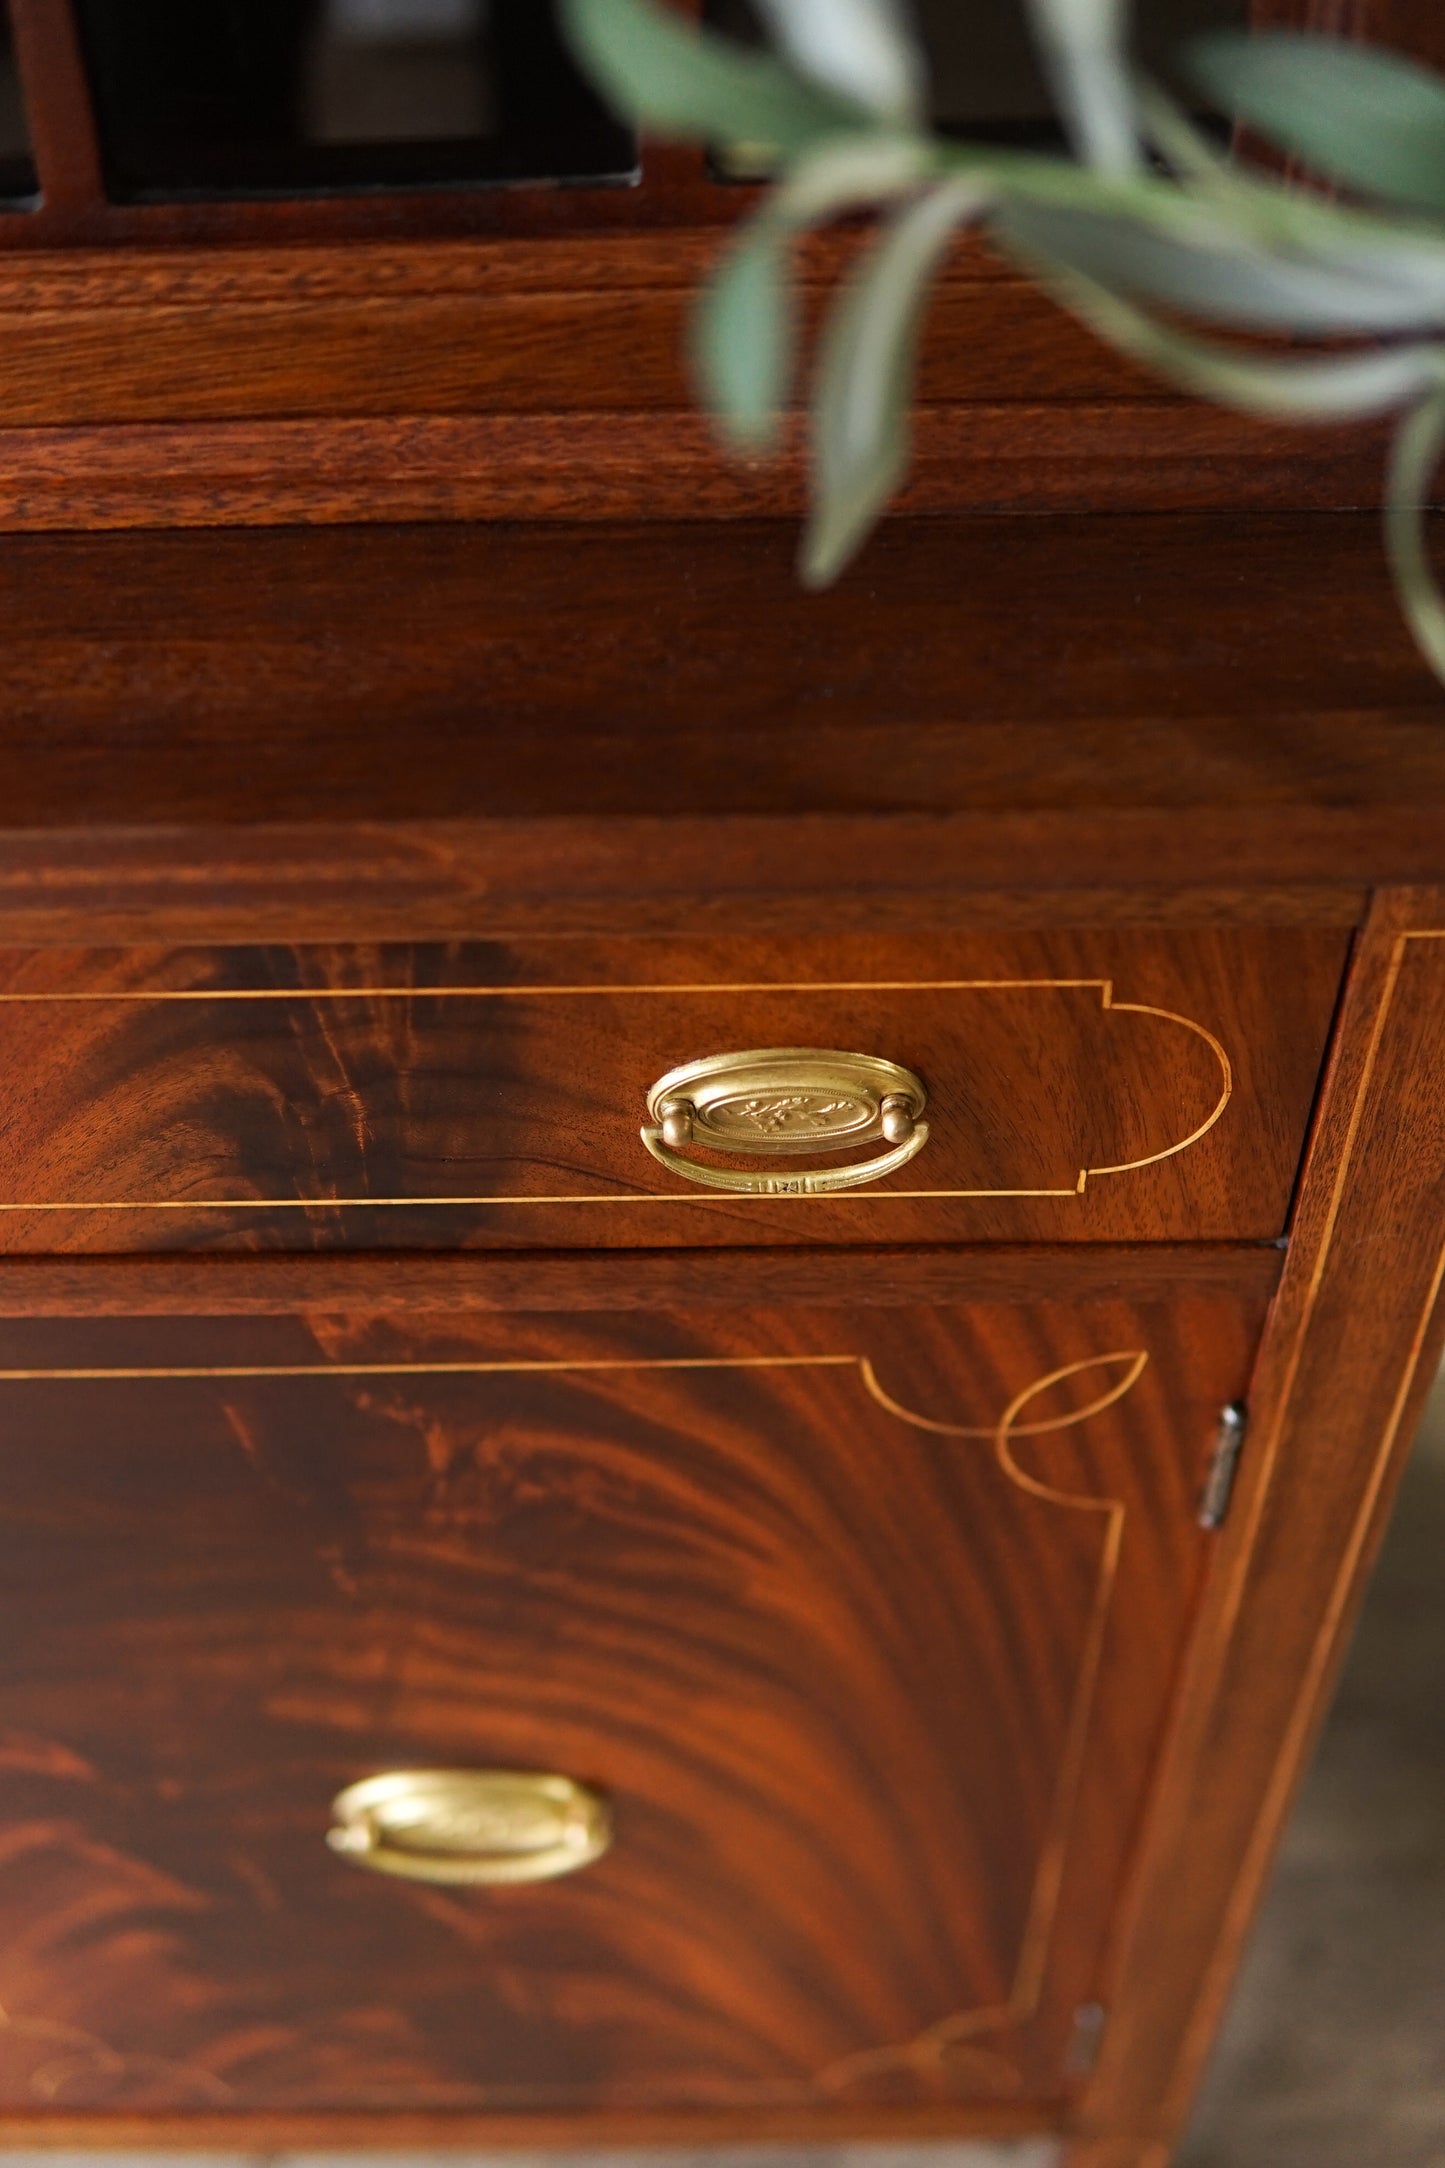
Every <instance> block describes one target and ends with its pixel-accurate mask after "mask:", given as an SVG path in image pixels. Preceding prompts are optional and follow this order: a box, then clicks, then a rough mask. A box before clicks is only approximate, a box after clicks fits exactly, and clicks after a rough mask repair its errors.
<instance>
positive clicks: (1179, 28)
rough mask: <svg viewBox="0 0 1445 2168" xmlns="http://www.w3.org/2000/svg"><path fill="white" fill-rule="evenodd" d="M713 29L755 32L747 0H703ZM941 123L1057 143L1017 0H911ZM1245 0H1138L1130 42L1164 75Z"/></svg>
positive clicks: (1240, 10)
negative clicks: (1174, 58)
mask: <svg viewBox="0 0 1445 2168" xmlns="http://www.w3.org/2000/svg"><path fill="white" fill-rule="evenodd" d="M704 14H705V16H706V18H707V19H708V20H709V21H710V22H712V23H714V24H715V25H716V26H717V27H718V28H719V29H725V30H728V31H731V32H733V33H735V34H736V35H739V36H743V37H749V38H751V37H755V36H756V35H757V17H756V15H755V13H754V10H753V7H752V4H751V0H704ZM913 16H914V20H915V22H916V23H917V24H918V27H919V31H920V34H921V35H922V38H923V41H924V44H925V46H926V47H927V50H928V57H929V61H930V65H931V71H932V78H931V79H932V85H933V108H934V117H935V119H936V120H937V122H938V123H939V125H940V126H941V127H944V128H948V129H950V130H952V129H958V130H959V131H961V132H963V133H965V134H967V133H973V134H975V135H979V136H985V137H988V138H989V139H998V138H1002V139H1004V140H1014V139H1017V140H1019V141H1024V142H1049V141H1054V142H1056V141H1057V140H1058V139H1059V129H1058V124H1057V121H1056V119H1055V116H1054V107H1053V103H1052V101H1051V99H1050V97H1049V93H1048V90H1047V89H1046V87H1045V84H1044V80H1043V77H1042V75H1041V74H1040V72H1039V67H1038V63H1037V61H1036V59H1035V57H1034V47H1033V42H1032V40H1031V38H1030V35H1029V28H1028V18H1027V14H1026V12H1025V9H1024V5H1023V0H913ZM1248 21H1249V0H1138V4H1137V5H1136V7H1135V9H1134V29H1135V48H1136V50H1137V52H1138V54H1139V57H1140V59H1141V60H1142V61H1143V63H1144V65H1145V66H1146V67H1148V68H1150V69H1151V70H1152V71H1153V72H1154V73H1156V74H1160V75H1164V76H1166V77H1167V75H1168V73H1169V63H1170V56H1171V54H1172V53H1173V52H1174V51H1175V50H1176V48H1177V47H1178V46H1179V45H1180V44H1181V43H1182V42H1183V40H1184V39H1186V38H1189V37H1192V36H1194V35H1195V34H1196V33H1197V32H1199V31H1202V30H1222V29H1231V30H1233V29H1244V28H1245V27H1246V26H1247V24H1248Z"/></svg>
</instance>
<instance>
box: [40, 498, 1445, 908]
mask: <svg viewBox="0 0 1445 2168" xmlns="http://www.w3.org/2000/svg"><path fill="white" fill-rule="evenodd" d="M796 542H797V534H796V530H795V529H794V528H793V527H792V526H791V525H790V524H788V523H786V522H769V521H760V522H757V523H751V522H747V521H738V522H735V523H733V522H718V523H712V522H705V521H699V522H684V523H681V524H676V525H669V524H666V523H657V524H653V525H645V524H644V525H634V526H614V527H610V528H598V527H595V526H582V527H578V526H568V527H548V526H543V527H535V526H534V527H525V526H517V527H492V528H486V527H479V528H462V527H445V526H431V527H426V526H420V527H418V526H411V527H394V528H362V529H346V530H333V529H325V530H315V531H312V532H296V531H292V532H286V531H273V532H266V533H250V532H247V533H234V532H232V533H226V532H212V533H205V534H202V533H192V534H178V535H159V536H154V535H138V536H131V535H89V536H86V535H67V536H44V537H42V536H29V537H15V538H13V539H12V540H10V541H9V542H8V543H7V544H6V545H5V547H4V549H3V551H0V617H3V622H4V624H5V627H6V636H5V639H4V641H3V642H0V912H3V911H5V910H8V909H9V908H10V905H11V900H12V897H14V896H15V894H16V892H17V890H18V889H19V887H20V886H21V883H22V881H23V877H24V869H25V865H26V857H25V853H26V851H27V849H28V850H29V851H30V852H31V853H32V855H33V856H34V857H35V859H36V862H37V864H38V865H39V866H41V867H43V868H44V874H43V881H41V880H40V879H37V883H36V885H37V887H42V886H43V889H44V891H45V897H46V898H47V899H48V900H49V902H50V907H51V909H52V912H53V913H55V914H58V913H59V911H60V910H61V909H62V908H63V906H64V905H65V903H66V901H67V900H68V898H69V897H70V896H72V895H74V896H76V897H77V898H78V899H79V903H78V915H77V924H79V923H82V922H83V921H84V919H85V916H86V914H87V913H89V914H90V915H91V917H92V918H93V917H94V915H95V914H96V913H98V912H101V911H104V910H106V909H107V908H109V907H110V905H111V898H112V895H113V894H114V895H116V896H121V895H123V894H124V890H125V886H126V883H127V882H128V881H129V882H131V883H137V884H138V883H143V884H144V885H143V887H141V888H139V889H138V892H137V894H136V896H135V899H134V902H133V904H132V909H133V910H134V911H136V912H138V913H144V912H146V911H150V912H159V911H162V910H164V909H165V907H166V904H167V888H168V885H169V886H173V887H174V889H175V892H176V898H177V908H176V911H175V913H174V916H175V918H177V919H183V918H184V915H185V913H186V912H191V913H196V912H201V911H206V910H213V909H214V908H215V904H216V902H217V901H219V900H224V899H225V897H226V895H227V893H228V891H229V892H231V893H232V894H235V893H236V891H237V889H238V886H239V884H242V883H244V881H245V880H246V878H247V868H248V866H250V865H252V864H254V865H255V866H256V867H257V869H258V870H257V875H256V879H255V882H254V883H253V888H254V892H255V894H256V896H257V899H258V902H259V901H261V900H262V899H264V901H265V903H266V905H267V907H268V909H269V911H270V914H271V922H272V924H273V925H278V924H279V925H280V926H285V924H286V921H287V919H288V918H292V919H294V916H295V914H296V913H298V912H303V911H308V912H310V913H312V914H313V916H314V913H315V910H316V908H317V900H318V896H321V897H323V898H324V899H325V900H326V901H328V902H329V904H330V907H331V909H332V911H333V912H334V913H335V914H336V916H337V918H338V920H339V921H340V922H341V923H342V925H344V924H345V920H344V918H343V917H342V913H343V912H346V913H350V914H352V916H353V918H354V917H355V916H356V915H357V914H371V915H372V916H376V915H379V914H380V913H381V912H382V911H383V909H384V908H385V907H386V901H387V898H388V896H395V897H396V899H397V900H396V903H394V904H393V905H392V909H393V910H395V909H397V908H399V907H401V906H402V905H404V906H405V908H406V909H407V910H408V911H409V912H410V913H411V920H412V923H411V926H410V928H409V930H411V931H416V932H425V931H429V930H437V927H436V922H437V919H438V917H439V915H440V914H442V913H443V912H447V911H450V912H451V913H452V914H455V913H456V912H458V911H459V910H460V909H462V908H463V907H469V908H470V909H471V911H472V912H473V914H474V917H482V915H483V914H485V917H484V918H483V922H482V923H481V924H478V925H476V928H475V930H477V931H482V930H485V928H486V926H488V925H490V924H491V923H492V922H493V921H495V920H496V919H497V918H499V917H500V918H502V919H503V922H504V923H508V924H512V925H519V924H521V923H523V922H524V920H525V916H526V915H527V914H528V913H529V912H530V913H531V914H532V915H533V916H534V917H540V914H541V911H542V909H543V906H544V904H545V905H546V906H548V907H549V908H550V911H551V916H552V921H553V923H554V924H555V925H558V926H561V925H565V924H566V923H567V918H566V913H567V911H568V909H569V907H570V909H571V910H572V912H573V913H574V920H575V914H577V913H579V912H581V911H582V910H583V909H584V908H585V909H590V910H591V911H592V912H593V913H594V914H595V913H596V912H597V911H599V910H601V909H604V908H605V909H607V910H609V911H610V912H611V913H612V914H613V917H612V919H611V921H610V923H613V924H616V923H618V920H619V917H622V919H623V922H624V923H626V922H627V920H626V918H625V917H624V916H623V915H624V914H631V922H633V923H636V922H637V918H638V915H639V914H640V913H642V912H643V911H644V910H646V911H648V912H650V924H651V925H652V926H653V928H654V929H658V930H661V929H663V928H666V927H667V926H668V925H669V924H670V926H671V928H672V930H675V931H678V932H686V931H690V930H693V929H694V928H696V927H698V926H699V925H700V924H701V923H704V922H706V921H707V920H709V919H711V921H712V930H714V931H718V932H731V933H736V932H739V931H742V930H745V929H746V928H747V927H748V926H749V925H750V924H751V923H752V914H754V913H758V912H763V911H766V910H770V909H771V910H776V909H777V908H778V901H777V899H778V898H779V897H780V896H781V895H783V894H785V893H786V892H787V891H788V890H789V889H791V890H793V891H794V892H796V891H798V890H799V889H801V888H803V887H806V886H812V887H815V888H817V889H820V890H822V891H824V892H826V894H827V898H828V901H827V905H826V908H827V910H828V912H829V914H830V915H829V917H828V919H827V920H826V924H827V925H828V926H829V927H831V926H832V925H833V923H834V915H835V914H843V916H844V918H845V920H846V918H847V916H848V914H849V913H853V914H855V916H854V920H853V922H854V923H855V924H856V923H858V915H860V914H865V913H878V912H886V911H890V910H891V911H894V912H896V911H897V910H898V909H899V908H901V907H902V906H903V904H904V903H907V902H911V905H912V907H913V908H914V909H915V911H919V910H924V909H926V908H928V907H929V905H930V904H931V906H932V907H933V908H945V907H947V908H952V909H954V910H957V909H958V908H959V903H958V899H959V898H960V896H965V895H967V894H968V893H970V892H974V891H978V890H991V891H999V890H1008V889H1032V890H1035V891H1048V892H1055V891H1058V890H1061V889H1068V888H1070V887H1089V888H1104V889H1106V890H1113V891H1118V890H1120V889H1128V888H1130V887H1133V888H1137V889H1149V890H1153V891H1155V892H1156V895H1161V894H1162V895H1172V894H1177V893H1178V892H1179V891H1180V890H1181V889H1183V890H1185V891H1186V892H1187V891H1188V890H1190V889H1194V890H1197V889H1201V888H1206V889H1207V888H1210V887H1213V888H1216V889H1228V888H1235V889H1238V888H1242V887H1249V886H1260V885H1263V886H1267V887H1271V888H1272V889H1273V890H1274V891H1275V894H1276V897H1278V895H1279V892H1280V890H1281V889H1282V888H1284V887H1285V886H1286V885H1287V884H1289V883H1292V882H1301V883H1306V884H1315V885H1319V884H1330V883H1335V884H1348V883H1350V882H1356V883H1359V882H1362V881H1363V882H1374V881H1377V880H1380V879H1383V878H1391V877H1393V878H1400V877H1403V876H1409V877H1420V878H1424V877H1426V876H1427V874H1430V873H1438V872H1439V871H1440V870H1441V865H1440V838H1441V835H1442V832H1445V732H1442V729H1441V726H1440V718H1441V713H1442V703H1441V695H1440V689H1439V687H1438V686H1437V685H1436V684H1435V683H1434V681H1433V680H1432V679H1431V678H1430V676H1429V673H1428V671H1427V670H1426V669H1425V667H1424V665H1423V663H1421V661H1420V659H1419V657H1418V656H1417V655H1416V654H1415V653H1414V651H1413V649H1412V647H1411V644H1410V640H1409V636H1408V634H1407V633H1406V631H1405V629H1404V627H1403V625H1402V624H1401V621H1400V616H1399V611H1398V608H1397V606H1396V603H1395V598H1394V596H1393V594H1392V592H1391V589H1390V583H1389V577H1388V572H1387V570H1386V567H1385V564H1384V560H1383V556H1382V553H1381V549H1380V540H1379V530H1378V525H1377V522H1376V521H1375V519H1374V518H1373V517H1362V518H1359V519H1328V520H1325V519H1313V518H1297V519H1285V518H1273V517H1245V516H1237V517H1233V518H1221V519H1213V518H1207V517H1188V518H1185V517H1181V518H1177V519H1175V518H1170V519H1113V518H1105V517H1102V516H1101V517H1095V518H1062V517H1061V518H1057V519H1026V518H1019V519H983V518H978V519H918V520H900V521H898V522H895V523H891V524H890V525H889V526H887V527H886V528H885V529H884V530H883V531H882V532H881V533H880V534H879V535H878V537H877V538H876V539H875V541H874V542H873V543H872V545H871V546H870V548H869V550H868V551H867V552H866V554H865V555H864V557H863V558H862V559H861V560H860V561H859V563H858V564H857V566H855V567H854V569H853V570H852V571H851V572H850V573H849V574H848V576H847V577H846V578H845V580H844V581H843V582H842V583H841V584H840V585H839V587H838V588H837V589H835V590H833V591H832V592H830V593H829V594H826V595H821V596H819V595H806V594H804V593H802V592H801V591H800V590H799V588H798V585H797V582H796V578H795V571H794V563H793V559H794V553H795V549H796ZM1126 656H1127V667H1125V666H1124V662H1123V658H1124V657H1126ZM401 745H404V746H405V748H406V755H407V757H406V759H405V760H401V759H399V758H398V747H399V746H401ZM779 816H786V818H785V819H783V818H780V817H779ZM804 816H807V818H804ZM564 821H565V822H571V823H573V824H574V825H572V826H571V827H564V826H562V825H560V823H562V822H564ZM472 822H476V823H497V824H500V823H505V824H506V825H505V827H504V828H503V827H499V826H490V827H481V828H479V829H478V830H477V831H476V832H475V833H471V832H470V831H469V829H468V827H467V824H468V823H472ZM528 822H542V823H544V826H543V827H541V828H540V829H538V830H535V831H534V830H532V829H529V828H528V827H527V826H526V825H525V824H526V823H528ZM628 823H631V824H632V825H630V826H629V825H627V824H628ZM217 824H219V825H221V826H223V827H224V828H225V829H226V831H227V834H226V840H225V846H224V848H220V847H219V845H218V839H217V838H216V837H215V835H214V834H212V833H210V832H209V831H211V830H213V829H214V827H215V826H216V825H217ZM262 824H265V827H264V830H263V826H262ZM408 824H417V825H416V826H415V827H411V826H408ZM273 826H274V827H275V828H277V829H279V830H280V831H281V832H279V833H273V832H271V829H272V827H273ZM96 828H106V829H108V830H110V831H111V834H110V836H109V837H108V838H106V839H105V840H104V843H103V844H102V841H101V839H99V838H97V839H96V841H95V843H94V844H92V845H90V846H87V845H86V844H85V843H83V841H82V836H81V832H82V831H86V830H94V829H96ZM148 828H161V829H165V830H167V831H169V832H168V833H166V834H163V835H157V836H155V837H154V838H153V839H152V840H150V841H149V842H148V841H147V838H146V837H145V836H144V835H143V834H135V835H132V834H128V833H124V831H128V830H131V829H137V830H144V829H148ZM35 829H42V830H48V831H59V833H56V834H47V835H45V836H44V837H38V838H33V839H32V838H29V831H31V830H35ZM188 830H189V831H192V832H191V833H187V831H188ZM118 831H119V832H118ZM194 831H200V833H195V832H194ZM87 848H89V850H90V851H91V853H92V856H93V865H94V870H91V862H90V861H89V860H87V859H86V858H84V857H83V856H78V855H77V854H82V853H84V851H85V850H86V849H87ZM102 851H103V855H99V854H101V853H102ZM348 852H349V853H350V857H351V860H352V864H353V867H354V870H352V871H350V872H349V873H348V858H347V854H348ZM388 857H389V859H390V864H389V865H388V863H387V859H388ZM72 863H74V864H75V866H76V873H75V881H74V887H73V888H68V887H67V885H66V874H67V869H68V867H69V866H70V865H71V864H72ZM312 868H314V869H315V870H314V871H311V870H310V869H312ZM950 898H951V899H953V900H952V902H951V904H945V903H941V902H940V901H939V900H938V899H950ZM924 899H928V901H927V902H925V901H924ZM36 900H37V901H39V900H41V899H40V898H39V897H37V899H36ZM811 908H812V909H813V910H814V911H816V910H818V909H821V908H823V906H821V905H815V906H812V907H811ZM1176 908H1177V906H1176ZM425 914H430V915H431V917H432V921H433V925H432V927H431V928H424V927H421V926H418V925H417V924H416V921H417V920H418V919H419V918H421V917H422V916H423V915H425ZM669 914H670V916H669ZM454 922H455V921H454V916H453V917H452V918H450V919H447V920H444V921H443V922H442V925H441V928H440V930H450V929H451V926H452V924H453V923H454ZM594 922H595V919H594ZM55 923H56V919H55V918H54V917H52V920H51V925H52V926H53V925H54V924H55ZM923 923H927V920H926V919H925V920H924V921H923ZM284 937H285V935H284V934H283V938H284ZM42 938H46V939H57V938H59V939H64V938H66V936H65V935H64V934H58V933H56V932H54V931H47V932H46V933H45V934H44V935H43V936H42ZM70 938H72V939H84V938H86V936H85V934H84V933H82V932H76V933H75V934H73V935H71V936H70ZM138 938H144V936H143V935H142V936H139V937H138ZM224 938H229V939H237V938H245V936H244V935H242V934H235V933H233V934H228V935H226V936H224Z"/></svg>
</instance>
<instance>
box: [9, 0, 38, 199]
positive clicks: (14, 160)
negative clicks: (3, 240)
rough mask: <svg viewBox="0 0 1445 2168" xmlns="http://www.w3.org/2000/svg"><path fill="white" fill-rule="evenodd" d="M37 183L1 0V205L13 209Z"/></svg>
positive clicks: (13, 51)
mask: <svg viewBox="0 0 1445 2168" xmlns="http://www.w3.org/2000/svg"><path fill="white" fill-rule="evenodd" d="M36 186H37V183H36V179H35V163H34V160H33V159H32V158H31V155H30V133H29V130H28V129H27V127H26V125H25V96H24V92H23V91H22V89H21V86H20V70H19V68H18V67H17V66H16V64H15V43H14V40H13V38H12V37H11V35H10V15H9V11H8V9H7V8H6V6H5V4H4V0H0V208H4V209H14V207H15V206H16V205H17V204H24V203H26V202H27V201H30V200H31V199H33V198H34V195H35V192H36Z"/></svg>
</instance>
